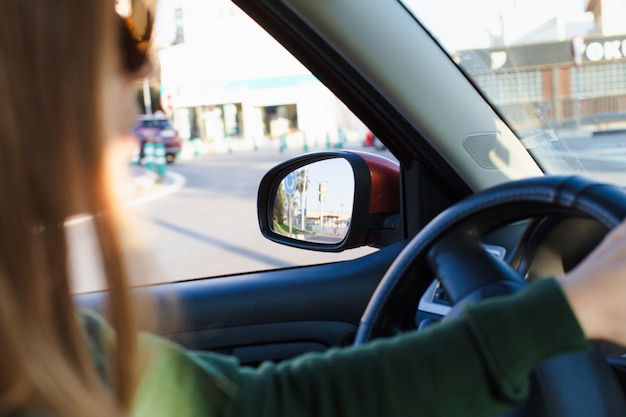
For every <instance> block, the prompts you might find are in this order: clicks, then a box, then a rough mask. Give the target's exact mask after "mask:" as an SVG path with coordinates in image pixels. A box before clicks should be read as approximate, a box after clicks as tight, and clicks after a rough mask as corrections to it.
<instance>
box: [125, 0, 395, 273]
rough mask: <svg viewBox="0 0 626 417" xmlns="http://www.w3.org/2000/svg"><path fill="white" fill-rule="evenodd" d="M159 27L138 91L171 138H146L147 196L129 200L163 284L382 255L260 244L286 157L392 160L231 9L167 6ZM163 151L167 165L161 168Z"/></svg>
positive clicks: (138, 166)
mask: <svg viewBox="0 0 626 417" xmlns="http://www.w3.org/2000/svg"><path fill="white" fill-rule="evenodd" d="M158 19H159V20H158V21H157V25H156V28H157V31H158V32H157V38H156V39H157V46H158V58H159V59H158V64H157V65H158V69H159V71H157V72H156V73H155V75H154V77H153V78H151V79H149V80H146V81H145V82H144V83H143V84H142V86H141V88H140V91H138V99H139V102H140V103H141V106H142V109H143V111H144V112H145V113H152V116H149V115H148V116H142V117H144V118H146V117H147V118H157V117H160V118H165V119H168V120H170V121H171V123H172V126H173V127H174V129H171V128H168V129H164V130H165V133H164V134H163V135H162V137H161V136H159V135H160V134H161V133H160V132H159V130H158V129H155V130H154V131H151V132H145V134H144V135H143V138H139V139H138V143H139V144H140V145H141V152H140V153H139V154H138V155H137V158H136V159H135V160H134V161H133V162H132V163H133V164H134V166H133V167H132V170H133V172H134V173H135V174H136V175H137V176H136V181H143V182H144V184H145V189H142V190H141V191H140V192H138V193H135V194H133V195H132V196H131V197H129V199H128V206H129V208H128V210H129V211H130V212H131V213H132V216H133V219H134V221H135V222H136V225H137V226H139V227H140V230H141V233H142V236H144V237H146V236H147V239H146V240H147V241H148V243H149V245H150V248H151V251H152V254H151V256H152V257H154V258H155V259H156V261H157V262H158V270H159V271H160V274H161V275H160V276H159V277H155V281H172V280H181V279H190V278H198V277H207V276H220V275H227V274H236V273H243V272H250V271H260V270H268V269H274V268H282V267H289V266H297V265H308V264H318V263H324V262H332V261H339V260H345V259H351V258H356V257H359V256H362V255H364V254H368V253H371V252H372V251H374V249H372V248H359V249H354V250H350V251H346V252H343V253H339V254H329V253H318V252H311V251H305V250H301V249H294V248H289V247H286V246H282V245H279V244H276V243H273V242H270V241H269V240H266V239H264V238H263V237H262V236H261V233H260V231H259V226H258V223H257V218H256V216H257V215H256V198H257V187H258V185H259V182H260V180H261V178H262V176H263V175H264V174H265V172H267V171H268V170H269V169H270V168H271V167H273V166H274V165H276V164H278V163H279V162H281V161H284V160H285V159H288V158H291V157H293V156H296V155H299V154H302V153H305V152H311V151H317V150H326V149H336V148H345V149H358V150H365V151H371V152H376V153H381V154H383V155H385V156H387V157H389V158H392V159H393V156H392V155H391V154H390V153H389V152H388V151H387V150H386V149H385V148H384V146H383V145H382V144H381V143H380V142H379V141H378V140H377V139H376V138H374V137H373V135H371V133H370V132H369V131H368V128H367V127H366V126H365V125H364V124H363V123H362V122H361V121H360V120H359V119H358V118H357V117H355V116H354V114H352V113H351V112H350V110H349V109H348V108H347V107H346V106H345V105H343V104H342V103H341V102H340V101H339V100H338V99H337V98H336V97H335V96H334V95H333V94H332V93H331V92H330V91H329V90H328V89H327V88H326V87H325V86H324V85H322V84H321V83H320V82H319V81H318V80H317V79H316V78H315V77H314V76H313V75H312V74H311V73H310V72H309V71H308V70H307V69H306V68H304V67H303V66H302V65H301V64H300V63H299V62H298V61H297V60H295V59H294V58H293V57H292V56H291V55H290V54H289V53H288V52H286V51H285V50H284V48H282V46H280V45H279V44H278V43H277V42H276V41H275V40H274V39H273V38H271V37H270V36H269V35H268V34H267V33H266V32H265V31H263V30H262V29H261V28H260V27H259V26H258V25H257V24H256V23H255V22H253V21H252V20H251V19H250V18H249V17H248V16H246V15H245V14H244V13H243V12H241V11H240V10H239V9H238V8H237V7H236V6H234V5H233V4H232V3H230V2H229V1H226V0H223V1H222V0H219V1H211V2H205V1H197V0H196V1H193V0H187V1H176V2H167V1H163V2H162V3H161V5H160V10H159V11H158ZM146 130H147V129H146ZM137 136H138V137H139V136H141V135H139V134H137ZM151 141H154V142H155V145H156V146H154V147H153V146H152V145H150V144H149V143H150V142H151ZM158 142H162V143H163V145H164V146H163V147H162V148H161V147H160V145H158ZM146 144H148V145H147V148H146ZM150 148H154V149H150ZM146 150H147V152H146ZM161 153H165V155H166V158H167V160H169V162H170V163H167V164H162V161H163V160H162V159H159V158H160V157H161V155H160V154H161ZM146 155H147V158H148V159H146ZM150 155H152V157H151V156H150ZM150 158H152V159H150ZM159 161H160V162H159ZM147 171H149V172H147ZM326 186H327V187H332V181H329V183H328V184H327V185H326ZM338 210H339V212H337V213H335V215H336V216H337V217H338V218H340V219H343V218H344V217H345V218H346V219H344V220H345V221H349V219H348V217H349V213H342V212H340V211H341V208H340V209H338Z"/></svg>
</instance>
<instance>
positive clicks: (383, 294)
mask: <svg viewBox="0 0 626 417" xmlns="http://www.w3.org/2000/svg"><path fill="white" fill-rule="evenodd" d="M555 214H557V215H568V216H578V217H588V218H591V219H595V220H597V221H598V222H599V223H600V224H601V225H603V226H605V227H606V229H607V231H608V230H610V229H612V228H613V227H615V226H617V225H618V224H619V223H621V222H622V220H623V219H624V218H626V191H624V190H622V189H621V188H619V187H616V186H612V185H608V184H603V183H599V182H596V181H593V180H590V179H587V178H583V177H577V176H545V177H537V178H530V179H524V180H519V181H512V182H509V183H505V184H502V185H499V186H496V187H493V188H491V189H488V190H485V191H484V192H480V193H477V194H475V195H473V196H471V197H469V198H467V199H465V200H463V201H461V202H459V203H458V204H456V205H454V206H452V207H450V208H449V209H447V210H446V211H444V212H443V213H441V214H440V215H439V216H437V217H436V218H435V219H433V220H432V221H431V222H430V223H429V224H428V225H427V226H426V227H424V228H423V229H422V230H421V231H420V233H418V234H417V235H416V236H415V237H414V238H413V239H412V240H411V241H410V242H409V243H408V244H407V246H406V247H405V248H404V249H403V251H402V252H401V253H400V255H399V256H398V257H397V258H396V260H395V261H394V263H393V264H392V265H391V267H390V268H389V270H388V271H387V273H386V274H385V276H384V278H383V280H382V281H381V283H380V284H379V286H378V288H377V289H376V291H375V293H374V295H373V296H372V298H371V300H370V302H369V304H368V306H367V309H366V310H365V313H364V314H363V317H362V318H361V324H360V326H359V329H358V332H357V335H356V339H355V344H356V345H359V344H363V343H365V342H367V341H369V340H371V339H373V338H374V337H379V336H386V335H390V334H394V333H397V332H398V331H401V330H400V329H402V328H406V326H405V323H404V321H406V319H407V317H413V315H412V312H414V310H415V306H416V305H417V304H416V297H419V296H421V294H423V292H424V291H425V290H426V288H427V287H428V285H429V284H430V282H431V280H430V279H424V278H423V277H432V276H433V275H434V276H436V277H437V278H438V279H439V281H440V283H441V285H442V286H443V288H444V289H445V291H446V293H447V294H448V296H449V298H450V300H451V302H452V304H453V306H455V307H453V310H452V312H451V314H453V313H454V312H455V310H458V306H459V305H462V304H463V303H465V302H467V301H472V302H475V301H479V300H481V299H484V298H487V297H491V296H496V295H503V294H510V293H513V292H516V291H518V290H520V289H522V288H523V287H524V286H526V285H530V284H529V283H528V282H527V281H526V280H525V279H524V277H522V276H521V275H520V274H519V273H518V272H517V271H516V270H515V269H514V268H513V267H511V266H510V265H509V264H507V263H506V262H504V261H502V260H500V259H498V258H496V257H495V256H493V255H492V254H490V253H489V252H487V250H486V249H485V248H484V247H483V245H482V244H481V238H482V237H483V236H484V234H485V233H487V232H489V231H491V230H493V229H495V228H497V227H499V226H503V225H506V224H510V223H513V222H515V221H519V220H523V219H528V218H531V217H537V216H546V215H555ZM416 277H422V279H417V278H416ZM531 380H532V381H533V382H534V383H533V388H532V389H531V398H530V399H529V401H527V403H526V404H525V406H523V407H521V408H520V409H518V410H516V411H514V412H513V414H511V415H515V416H559V417H579V416H580V417H588V416H594V417H600V416H624V415H626V403H625V402H624V399H623V393H622V392H621V390H620V389H619V386H618V384H617V383H616V381H615V376H614V374H613V373H612V371H611V370H610V368H609V367H608V365H607V364H606V362H605V360H604V358H603V357H602V356H601V355H599V354H597V353H590V354H589V353H580V354H579V353H574V354H567V355H562V356H559V357H557V358H554V359H551V360H549V361H547V362H545V363H544V364H542V365H540V366H539V367H538V368H537V369H536V370H535V371H534V373H533V375H532V378H531ZM535 382H536V383H535ZM546 387H547V388H549V389H547V390H544V389H543V388H546Z"/></svg>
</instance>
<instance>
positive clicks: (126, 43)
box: [116, 0, 155, 72]
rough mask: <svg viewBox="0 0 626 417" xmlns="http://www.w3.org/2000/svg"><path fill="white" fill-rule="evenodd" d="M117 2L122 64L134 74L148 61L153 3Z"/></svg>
mask: <svg viewBox="0 0 626 417" xmlns="http://www.w3.org/2000/svg"><path fill="white" fill-rule="evenodd" d="M120 3H121V2H119V1H118V5H117V6H116V11H117V13H118V16H119V43H120V51H121V53H122V63H123V65H124V68H125V69H126V70H128V71H129V72H135V71H137V70H139V68H141V67H142V66H143V65H144V64H145V63H146V61H147V60H148V49H149V48H150V39H151V36H152V29H153V25H154V6H155V4H154V3H155V1H154V0H152V1H150V0H147V1H142V0H127V1H126V4H125V5H120Z"/></svg>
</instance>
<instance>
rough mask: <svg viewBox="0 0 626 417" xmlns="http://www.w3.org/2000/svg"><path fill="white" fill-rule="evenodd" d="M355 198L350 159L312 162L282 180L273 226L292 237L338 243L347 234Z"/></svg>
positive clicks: (314, 241)
mask: <svg viewBox="0 0 626 417" xmlns="http://www.w3.org/2000/svg"><path fill="white" fill-rule="evenodd" d="M353 201H354V174H353V172H352V167H351V166H350V164H349V163H348V161H346V160H344V159H341V158H335V159H326V160H323V161H317V162H313V163H311V164H309V165H305V166H303V167H300V168H298V169H296V170H295V171H293V172H290V173H289V174H287V176H285V178H283V180H282V181H281V183H280V186H279V187H278V190H277V193H276V198H275V199H274V211H273V219H272V230H273V231H274V232H275V233H278V234H281V235H283V236H288V237H291V238H293V239H301V240H306V241H309V242H312V243H319V244H336V243H338V242H340V241H342V240H343V239H344V238H345V237H346V235H347V234H348V230H349V228H350V219H351V216H352V202H353Z"/></svg>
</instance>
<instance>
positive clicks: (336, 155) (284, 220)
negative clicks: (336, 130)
mask: <svg viewBox="0 0 626 417" xmlns="http://www.w3.org/2000/svg"><path fill="white" fill-rule="evenodd" d="M399 190H400V169H399V166H398V164H397V163H395V162H393V161H391V160H389V159H387V158H383V157H381V156H379V155H376V154H370V153H365V152H356V151H329V152H316V153H311V154H307V155H303V156H299V157H296V158H293V159H291V160H288V161H286V162H283V163H281V164H280V165H278V166H276V167H274V168H272V169H271V170H270V171H269V172H268V173H267V174H266V175H265V176H264V177H263V179H262V180H261V184H260V186H259V194H258V200H257V202H258V204H257V209H258V218H259V226H260V228H261V233H263V235H264V236H265V237H266V238H268V239H270V240H272V241H274V242H278V243H282V244H285V245H288V246H293V247H298V248H303V249H312V250H318V251H327V252H339V251H342V250H345V249H350V248H356V247H360V246H365V245H370V246H383V245H384V243H383V242H387V241H390V240H393V241H395V240H400V239H401V236H400V235H401V231H400V227H399V217H400V215H399V214H400V192H399ZM381 235H386V237H385V238H384V239H383V238H381ZM388 235H393V236H395V237H398V239H395V238H392V239H389V236H388Z"/></svg>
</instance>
